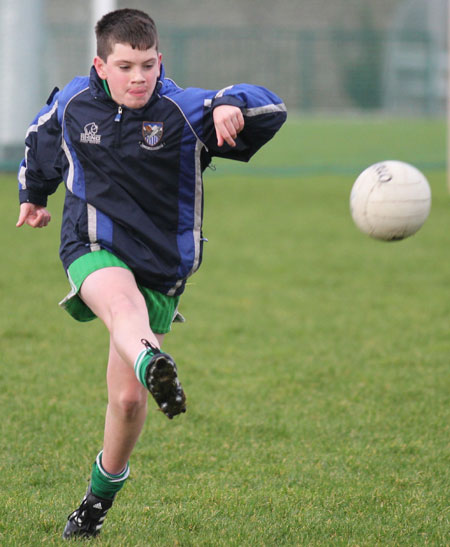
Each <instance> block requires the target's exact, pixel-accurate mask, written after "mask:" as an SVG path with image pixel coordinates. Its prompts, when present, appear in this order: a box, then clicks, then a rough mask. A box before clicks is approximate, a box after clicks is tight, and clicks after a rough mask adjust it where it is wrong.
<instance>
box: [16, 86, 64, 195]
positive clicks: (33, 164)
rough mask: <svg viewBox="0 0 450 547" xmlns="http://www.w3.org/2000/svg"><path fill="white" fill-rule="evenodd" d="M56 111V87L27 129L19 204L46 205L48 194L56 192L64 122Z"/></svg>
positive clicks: (60, 175) (59, 173)
mask: <svg viewBox="0 0 450 547" xmlns="http://www.w3.org/2000/svg"><path fill="white" fill-rule="evenodd" d="M57 111H58V90H57V89H55V90H54V91H53V93H52V94H51V95H50V97H49V99H48V101H47V104H46V105H45V106H44V107H43V108H42V109H41V111H40V112H39V114H38V115H37V116H36V118H35V119H34V120H33V122H32V124H31V125H30V127H29V128H28V132H27V135H26V138H25V157H24V159H23V160H22V162H21V164H20V167H19V173H18V179H19V201H20V203H24V202H30V203H34V204H35V205H43V206H45V205H47V197H48V196H49V195H50V194H53V192H55V191H56V189H57V187H58V185H59V183H60V182H61V180H62V174H61V168H60V166H59V160H58V158H59V156H60V150H61V125H60V123H59V121H58V113H57Z"/></svg>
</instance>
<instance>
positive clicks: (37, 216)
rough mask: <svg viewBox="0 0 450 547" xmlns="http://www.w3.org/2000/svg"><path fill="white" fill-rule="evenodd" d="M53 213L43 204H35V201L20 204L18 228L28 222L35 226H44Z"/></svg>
mask: <svg viewBox="0 0 450 547" xmlns="http://www.w3.org/2000/svg"><path fill="white" fill-rule="evenodd" d="M51 218H52V217H51V215H50V213H49V212H48V211H47V209H46V208H45V207H43V206H42V205H35V204H34V203H22V204H21V205H20V213H19V220H18V221H17V224H16V226H17V228H19V227H20V226H23V225H24V224H28V225H29V226H32V227H33V228H43V227H44V226H47V224H48V223H49V222H50V220H51Z"/></svg>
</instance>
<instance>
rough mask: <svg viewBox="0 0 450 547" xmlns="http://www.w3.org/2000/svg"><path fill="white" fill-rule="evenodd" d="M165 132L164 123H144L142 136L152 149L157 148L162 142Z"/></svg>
mask: <svg viewBox="0 0 450 547" xmlns="http://www.w3.org/2000/svg"><path fill="white" fill-rule="evenodd" d="M163 131H164V123H163V122H143V123H142V136H143V137H144V142H145V144H147V145H148V146H150V147H152V148H153V147H155V146H157V145H158V144H159V143H160V142H161V139H162V136H163Z"/></svg>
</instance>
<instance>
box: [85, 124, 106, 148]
mask: <svg viewBox="0 0 450 547" xmlns="http://www.w3.org/2000/svg"><path fill="white" fill-rule="evenodd" d="M97 133H98V125H97V124H96V123H95V122H91V123H88V124H86V125H85V126H84V133H80V142H85V143H88V144H100V142H101V140H102V136H101V135H97Z"/></svg>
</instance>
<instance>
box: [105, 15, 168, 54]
mask: <svg viewBox="0 0 450 547" xmlns="http://www.w3.org/2000/svg"><path fill="white" fill-rule="evenodd" d="M95 34H96V36H97V55H98V56H99V57H101V58H102V59H103V60H104V61H106V60H107V58H108V55H109V54H110V53H112V51H113V49H114V45H115V44H130V46H131V47H132V48H133V49H140V50H142V51H145V50H146V49H150V48H152V47H154V48H155V49H156V51H158V47H159V43H158V31H157V30H156V25H155V22H154V21H153V19H152V18H151V17H150V16H149V15H147V14H146V13H144V12H143V11H140V10H137V9H129V8H125V9H118V10H115V11H111V12H110V13H107V14H106V15H104V16H103V17H102V18H101V19H100V21H98V23H97V25H96V26H95Z"/></svg>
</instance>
